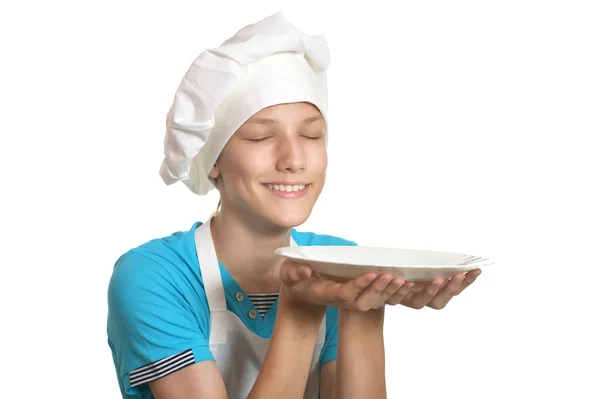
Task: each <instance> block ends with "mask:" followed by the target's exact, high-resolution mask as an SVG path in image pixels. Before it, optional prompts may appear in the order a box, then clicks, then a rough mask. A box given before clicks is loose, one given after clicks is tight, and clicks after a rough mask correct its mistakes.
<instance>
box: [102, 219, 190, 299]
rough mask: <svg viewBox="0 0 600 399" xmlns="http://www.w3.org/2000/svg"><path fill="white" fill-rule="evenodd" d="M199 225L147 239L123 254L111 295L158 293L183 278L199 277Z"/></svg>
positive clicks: (112, 282)
mask: <svg viewBox="0 0 600 399" xmlns="http://www.w3.org/2000/svg"><path fill="white" fill-rule="evenodd" d="M198 224H199V223H195V224H194V226H193V227H192V229H190V230H189V231H177V232H175V233H172V234H170V235H168V236H164V237H161V238H156V239H153V240H150V241H147V242H145V243H143V244H141V245H139V246H137V247H135V248H132V249H130V250H128V251H127V252H125V253H123V254H122V255H120V256H119V257H118V259H117V261H116V262H115V264H114V267H113V271H112V275H111V278H110V282H109V289H108V294H109V298H110V297H114V296H121V295H125V296H131V295H141V294H144V293H149V292H150V291H152V292H154V293H156V292H157V291H161V290H164V289H170V288H173V286H177V285H179V284H180V283H181V281H182V280H188V281H189V280H197V279H198V278H199V277H200V276H199V275H198V268H197V262H198V261H197V257H196V252H195V245H194V231H195V228H196V227H197V225H198ZM129 299H131V298H129Z"/></svg>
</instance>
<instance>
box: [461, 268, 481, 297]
mask: <svg viewBox="0 0 600 399" xmlns="http://www.w3.org/2000/svg"><path fill="white" fill-rule="evenodd" d="M480 275H481V269H475V270H471V271H470V272H468V273H467V274H466V275H465V279H464V281H463V287H462V289H461V292H462V291H463V290H464V289H465V288H467V287H468V286H470V285H471V284H473V283H474V282H475V280H477V277H479V276H480Z"/></svg>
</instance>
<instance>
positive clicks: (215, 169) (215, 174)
mask: <svg viewBox="0 0 600 399" xmlns="http://www.w3.org/2000/svg"><path fill="white" fill-rule="evenodd" d="M220 174H221V173H220V172H219V167H218V166H217V165H216V164H214V165H213V167H212V169H211V170H210V173H209V174H208V176H209V177H211V178H213V179H215V180H216V179H217V177H219V175H220Z"/></svg>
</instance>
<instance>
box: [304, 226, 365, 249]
mask: <svg viewBox="0 0 600 399" xmlns="http://www.w3.org/2000/svg"><path fill="white" fill-rule="evenodd" d="M292 238H293V239H294V241H296V243H297V244H298V245H300V246H311V245H314V246H317V245H319V246H321V245H337V246H356V245H357V244H356V243H355V242H354V241H350V240H347V239H345V238H341V237H337V236H333V235H329V234H318V233H314V232H306V231H297V230H296V229H294V230H292Z"/></svg>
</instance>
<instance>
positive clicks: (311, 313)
mask: <svg viewBox="0 0 600 399" xmlns="http://www.w3.org/2000/svg"><path fill="white" fill-rule="evenodd" d="M278 308H279V309H282V310H284V311H286V313H290V314H292V315H294V316H295V318H297V319H302V320H303V321H310V320H318V321H319V322H320V321H321V320H322V319H323V316H324V315H325V311H326V309H327V306H324V305H315V304H312V303H310V302H307V301H305V300H303V299H302V298H299V297H297V296H296V295H294V294H293V293H292V292H291V291H290V289H289V287H287V286H285V285H282V287H281V290H280V293H279V305H278Z"/></svg>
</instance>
